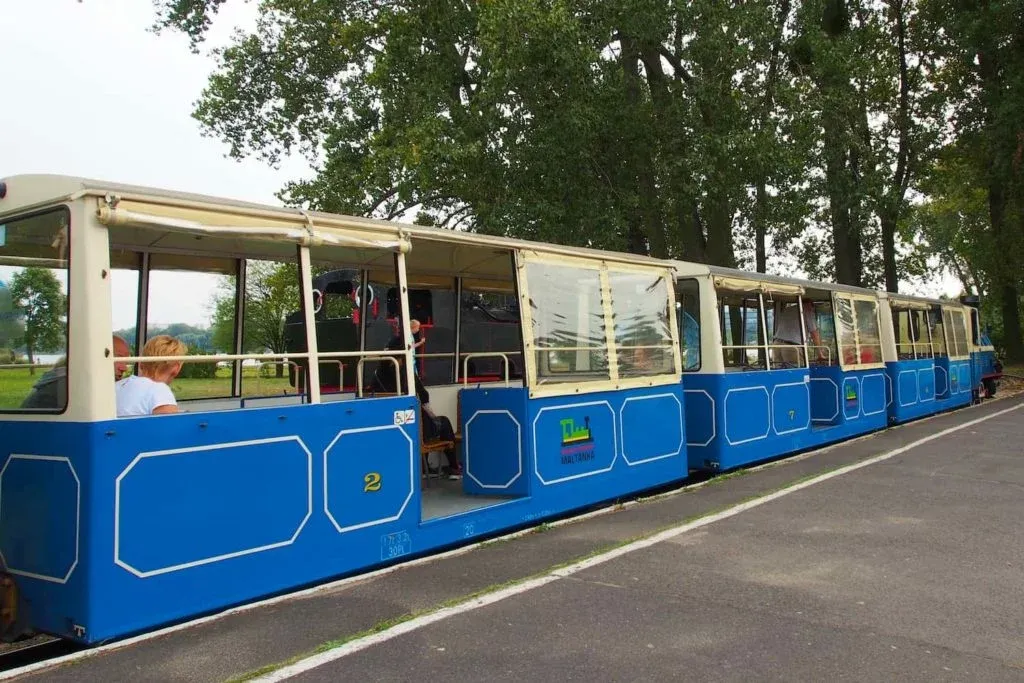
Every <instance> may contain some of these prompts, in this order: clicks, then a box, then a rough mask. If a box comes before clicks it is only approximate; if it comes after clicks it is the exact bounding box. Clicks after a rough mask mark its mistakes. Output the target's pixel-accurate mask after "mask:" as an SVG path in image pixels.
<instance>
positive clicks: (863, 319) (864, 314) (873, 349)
mask: <svg viewBox="0 0 1024 683" xmlns="http://www.w3.org/2000/svg"><path fill="white" fill-rule="evenodd" d="M853 309H854V312H855V313H856V314H857V345H858V353H859V362H860V363H865V364H867V363H881V362H882V339H881V335H880V334H879V329H878V304H877V303H876V302H874V301H868V300H866V299H854V301H853Z"/></svg>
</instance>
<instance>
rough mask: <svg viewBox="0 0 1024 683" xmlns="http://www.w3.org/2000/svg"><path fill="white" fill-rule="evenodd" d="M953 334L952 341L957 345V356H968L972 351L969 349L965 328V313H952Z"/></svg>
mask: <svg viewBox="0 0 1024 683" xmlns="http://www.w3.org/2000/svg"><path fill="white" fill-rule="evenodd" d="M950 315H951V317H952V322H953V325H952V334H951V335H950V337H951V341H952V342H953V344H954V345H955V348H956V355H957V356H967V355H968V354H969V353H970V350H969V349H968V347H967V329H966V328H965V327H964V314H963V311H952V312H951V313H950Z"/></svg>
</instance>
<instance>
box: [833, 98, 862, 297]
mask: <svg viewBox="0 0 1024 683" xmlns="http://www.w3.org/2000/svg"><path fill="white" fill-rule="evenodd" d="M825 118H826V124H825V182H826V185H827V187H828V199H829V211H830V213H831V216H832V251H833V254H834V256H835V275H836V281H837V282H840V283H842V284H844V285H854V286H857V287H859V286H860V285H861V268H862V259H861V245H860V229H859V227H858V226H856V225H855V223H854V211H853V207H852V206H851V205H852V203H853V199H854V193H855V188H854V186H853V185H854V183H853V178H852V177H851V173H850V170H849V167H848V164H847V154H848V148H847V143H846V142H845V140H846V138H847V135H846V130H845V129H844V128H843V126H842V124H841V123H840V122H839V121H836V117H834V116H826V117H825Z"/></svg>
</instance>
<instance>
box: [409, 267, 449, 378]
mask: <svg viewBox="0 0 1024 683" xmlns="http://www.w3.org/2000/svg"><path fill="white" fill-rule="evenodd" d="M396 313H397V311H396ZM409 315H410V316H411V317H412V318H413V319H415V320H418V321H419V323H420V333H419V338H420V340H421V341H422V342H423V344H422V345H421V346H419V347H417V348H416V350H415V354H416V372H417V373H418V374H419V376H420V380H421V381H422V382H423V383H424V384H426V385H428V386H429V385H436V384H451V383H452V363H453V362H454V361H455V357H454V354H455V289H454V287H445V288H441V287H432V288H431V289H419V288H417V287H416V284H415V283H413V285H412V289H411V290H410V292H409Z"/></svg>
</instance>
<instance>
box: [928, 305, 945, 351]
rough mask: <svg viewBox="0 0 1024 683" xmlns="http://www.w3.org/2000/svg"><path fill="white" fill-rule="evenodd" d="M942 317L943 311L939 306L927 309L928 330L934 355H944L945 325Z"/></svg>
mask: <svg viewBox="0 0 1024 683" xmlns="http://www.w3.org/2000/svg"><path fill="white" fill-rule="evenodd" d="M943 318H944V316H943V311H942V309H941V308H939V307H936V308H933V309H932V310H930V311H928V332H929V334H930V335H931V337H932V348H933V349H934V351H935V355H936V356H945V355H946V325H944V324H943Z"/></svg>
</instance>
